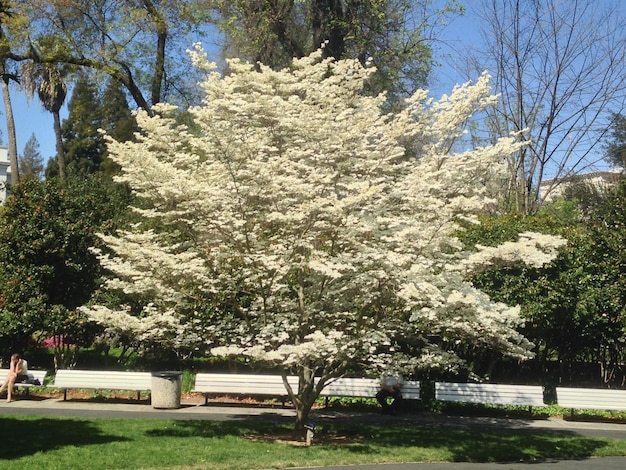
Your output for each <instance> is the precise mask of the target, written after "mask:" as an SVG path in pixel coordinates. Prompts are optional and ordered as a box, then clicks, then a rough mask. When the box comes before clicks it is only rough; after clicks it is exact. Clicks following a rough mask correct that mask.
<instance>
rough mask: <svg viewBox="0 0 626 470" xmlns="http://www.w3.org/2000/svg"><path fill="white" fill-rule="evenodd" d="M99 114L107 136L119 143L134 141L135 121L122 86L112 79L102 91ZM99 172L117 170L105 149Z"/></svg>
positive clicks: (107, 172) (108, 172)
mask: <svg viewBox="0 0 626 470" xmlns="http://www.w3.org/2000/svg"><path fill="white" fill-rule="evenodd" d="M100 112H101V114H102V123H101V127H102V129H104V130H105V131H106V132H107V134H108V135H109V136H111V137H112V138H113V139H115V140H117V141H119V142H126V141H128V140H134V139H135V132H137V131H138V130H139V128H138V127H137V121H136V120H135V116H134V114H133V113H132V112H131V110H130V107H129V105H128V99H127V98H126V93H125V92H124V89H123V87H122V84H121V83H120V82H118V81H117V80H115V79H114V78H111V79H109V81H108V82H107V85H106V88H105V89H104V92H103V94H102V103H101V107H100ZM100 170H102V171H103V172H105V173H106V174H113V173H116V172H117V171H118V170H119V167H118V166H117V164H115V163H114V162H113V161H112V160H111V159H110V158H108V157H107V154H106V147H105V157H104V159H103V161H102V164H101V165H100Z"/></svg>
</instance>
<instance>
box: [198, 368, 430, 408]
mask: <svg viewBox="0 0 626 470" xmlns="http://www.w3.org/2000/svg"><path fill="white" fill-rule="evenodd" d="M288 381H289V384H290V385H291V386H292V388H294V389H296V390H297V388H298V382H299V379H298V377H296V376H289V377H288ZM379 384H380V382H379V381H378V380H376V379H366V378H359V377H342V378H339V379H335V380H333V381H332V382H330V383H329V384H328V385H327V386H326V387H324V390H322V392H321V394H320V396H321V397H325V398H327V399H328V398H330V397H333V396H336V397H355V398H374V397H375V396H376V393H377V392H378V390H380V385H379ZM192 392H194V393H202V394H204V395H205V399H206V400H207V401H208V395H209V394H213V395H216V394H234V395H268V396H277V397H285V396H286V395H287V390H286V389H285V386H284V384H283V380H282V377H281V376H279V375H255V374H217V373H216V374H214V373H198V374H196V381H195V386H194V389H193V390H192ZM402 396H403V397H405V398H407V399H414V400H419V399H420V386H419V382H417V381H410V382H407V383H406V384H405V386H404V387H403V388H402ZM283 403H284V402H283Z"/></svg>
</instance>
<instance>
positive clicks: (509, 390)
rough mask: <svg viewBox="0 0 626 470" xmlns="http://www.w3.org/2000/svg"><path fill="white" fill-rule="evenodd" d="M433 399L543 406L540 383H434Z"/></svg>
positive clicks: (486, 403) (530, 406) (530, 407)
mask: <svg viewBox="0 0 626 470" xmlns="http://www.w3.org/2000/svg"><path fill="white" fill-rule="evenodd" d="M435 399H436V400H441V401H449V402H461V403H480V404H485V405H520V406H528V407H529V409H530V410H531V411H532V407H533V406H545V404H544V401H543V387H541V386H540V385H506V384H491V383H451V382H436V383H435Z"/></svg>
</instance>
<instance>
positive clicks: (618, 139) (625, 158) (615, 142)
mask: <svg viewBox="0 0 626 470" xmlns="http://www.w3.org/2000/svg"><path fill="white" fill-rule="evenodd" d="M610 123H611V125H610V126H609V130H608V136H607V137H608V138H607V143H606V144H605V159H606V161H607V162H609V163H610V164H611V165H613V166H614V167H616V168H621V169H622V171H623V170H624V168H626V117H624V116H623V115H622V114H619V113H613V114H612V115H611V120H610Z"/></svg>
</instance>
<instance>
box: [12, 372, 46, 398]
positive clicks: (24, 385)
mask: <svg viewBox="0 0 626 470" xmlns="http://www.w3.org/2000/svg"><path fill="white" fill-rule="evenodd" d="M8 373H9V370H8V369H0V384H2V383H4V380H5V379H6V377H7V374H8ZM47 374H48V371H47V370H30V369H29V371H28V375H29V378H31V377H32V378H35V379H37V380H39V383H40V385H37V384H32V383H25V382H18V383H16V384H15V385H14V386H13V388H24V389H26V395H28V392H29V391H30V387H41V386H42V385H43V384H44V380H45V379H46V375H47Z"/></svg>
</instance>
